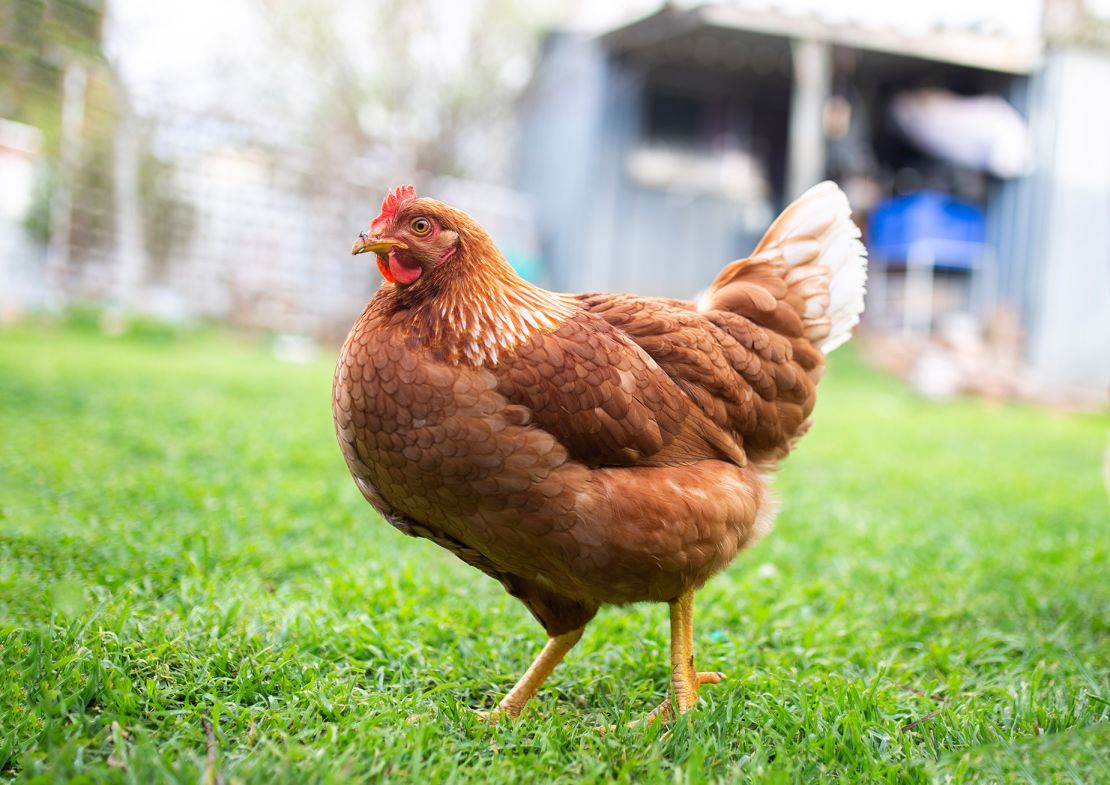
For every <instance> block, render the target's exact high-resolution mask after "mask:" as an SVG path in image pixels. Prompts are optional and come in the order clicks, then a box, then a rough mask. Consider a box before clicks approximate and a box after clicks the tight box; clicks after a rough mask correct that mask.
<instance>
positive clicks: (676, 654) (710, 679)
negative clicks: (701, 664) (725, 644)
mask: <svg viewBox="0 0 1110 785" xmlns="http://www.w3.org/2000/svg"><path fill="white" fill-rule="evenodd" d="M724 678H725V675H724V674H723V673H717V672H715V671H710V672H701V673H699V672H698V671H696V670H694V590H693V589H690V590H689V591H687V592H686V593H684V594H682V595H680V596H679V597H678V599H676V600H674V601H673V602H671V692H672V697H671V698H668V699H667V700H665V701H663V702H662V703H660V704H659V705H658V706H657V707H656V708H655V709H654V710H652V712H651V713H650V714H648V716H647V722H648V723H652V722H655V721H656V720H662V721H663V722H670V721H671V720H672V719H674V716H675V707H677V708H678V713H679V714H680V715H681V714H685V713H686V712H688V711H689V710H690V709H692V708H693V707H694V704H695V703H697V702H698V687H700V686H701V685H703V684H717V683H719V682H721V681H722V680H723V679H724Z"/></svg>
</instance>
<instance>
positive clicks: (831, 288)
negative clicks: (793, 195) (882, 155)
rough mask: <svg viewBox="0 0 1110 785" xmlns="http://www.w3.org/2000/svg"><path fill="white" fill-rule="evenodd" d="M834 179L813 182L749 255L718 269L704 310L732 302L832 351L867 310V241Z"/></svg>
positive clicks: (736, 308) (761, 321)
mask: <svg viewBox="0 0 1110 785" xmlns="http://www.w3.org/2000/svg"><path fill="white" fill-rule="evenodd" d="M851 216H852V211H851V208H850V207H849V206H848V198H847V197H846V196H845V195H844V192H843V191H841V190H840V188H838V187H837V185H836V184H835V183H833V182H830V181H825V182H823V183H820V184H818V185H815V186H813V187H812V188H810V189H809V190H808V191H806V192H805V193H804V194H802V195H801V196H800V197H798V198H797V199H796V200H795V201H794V202H793V203H791V204H790V206H789V207H787V208H786V209H785V210H783V212H782V215H780V216H779V217H778V218H777V219H776V220H775V222H774V223H773V224H771V228H770V229H768V230H767V233H766V234H765V235H764V236H763V239H762V240H761V241H760V243H759V245H758V246H757V247H756V249H755V252H754V253H753V254H752V255H751V256H750V257H749V258H747V259H741V260H740V261H737V262H733V263H732V264H729V265H728V266H726V267H725V268H724V269H723V270H721V272H720V274H718V276H717V278H716V280H714V281H713V284H712V285H711V286H710V287H709V289H708V290H707V291H706V292H705V294H704V295H702V297H701V299H699V301H698V310H699V311H709V310H716V309H721V310H728V311H733V312H736V313H740V314H743V315H744V316H747V317H749V318H751V319H752V321H754V322H756V323H757V324H761V325H763V326H765V327H769V328H771V329H775V330H778V331H781V332H784V333H786V334H788V335H789V334H796V335H804V336H805V337H806V338H808V339H809V340H810V341H811V342H812V343H813V344H814V345H816V346H817V347H819V348H820V349H821V351H822V352H824V353H825V354H828V353H829V352H831V351H832V350H833V349H835V348H836V347H838V346H840V344H842V343H844V342H845V341H847V340H848V338H850V337H851V334H852V328H853V327H855V326H856V325H857V324H859V317H860V314H861V313H863V294H864V291H865V287H866V283H867V249H866V248H864V246H863V243H862V242H860V239H859V238H860V230H859V227H858V226H856V225H855V223H853V222H852V217H851Z"/></svg>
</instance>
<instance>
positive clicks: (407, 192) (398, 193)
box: [370, 185, 416, 228]
mask: <svg viewBox="0 0 1110 785" xmlns="http://www.w3.org/2000/svg"><path fill="white" fill-rule="evenodd" d="M415 198H416V190H415V189H414V188H413V187H412V186H411V185H399V186H397V187H396V188H394V189H393V190H392V191H390V192H389V193H388V194H386V196H385V199H383V200H382V211H381V214H380V215H378V217H377V218H375V219H374V221H373V223H371V224H370V227H371V228H373V227H374V226H376V225H377V224H378V223H379V222H381V221H386V220H388V219H390V218H392V217H393V216H395V215H396V214H397V211H398V210H400V209H401V205H403V204H404V203H405V202H407V201H409V200H410V199H415Z"/></svg>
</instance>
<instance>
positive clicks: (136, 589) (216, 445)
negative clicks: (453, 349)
mask: <svg viewBox="0 0 1110 785" xmlns="http://www.w3.org/2000/svg"><path fill="white" fill-rule="evenodd" d="M834 359H835V360H836V362H835V363H834V365H833V367H832V369H831V371H830V373H829V374H828V377H827V378H826V380H825V381H824V382H823V385H822V399H821V402H820V403H819V405H818V418H817V420H818V421H817V424H816V426H815V427H814V429H813V430H812V431H811V432H810V433H809V434H808V435H807V436H806V437H805V439H804V440H803V442H802V444H801V446H800V447H799V449H798V452H797V454H796V455H795V456H794V457H792V458H791V459H790V460H789V461H788V462H787V465H786V468H785V469H784V470H783V471H782V472H781V473H780V475H779V476H778V478H777V480H776V482H777V485H778V488H779V490H780V491H781V493H782V496H783V499H784V506H783V512H782V514H781V516H780V518H779V522H778V526H777V530H776V532H774V533H773V534H772V535H770V536H769V537H768V539H767V540H765V541H764V542H762V543H760V544H759V545H757V546H756V547H755V548H753V549H752V550H750V551H749V552H747V553H745V554H744V555H742V556H741V557H740V559H738V561H737V562H736V563H735V564H734V565H733V566H732V567H731V568H730V569H729V570H728V571H727V572H726V573H725V574H723V575H721V576H718V577H717V578H715V579H714V580H713V581H711V582H710V584H709V585H708V586H707V587H706V588H705V589H704V590H703V591H702V592H701V593H699V595H698V615H697V625H696V645H697V651H698V657H699V662H700V664H701V665H702V666H703V667H705V668H709V669H721V670H724V671H726V672H727V673H728V674H729V677H730V678H729V681H727V682H726V683H725V684H723V685H719V686H713V687H706V688H705V689H704V691H703V699H704V703H703V705H701V706H700V707H699V709H698V710H697V712H696V713H695V715H694V717H693V719H692V721H691V722H690V723H689V724H686V723H678V724H677V725H675V726H674V727H673V728H670V729H668V730H665V731H663V730H661V729H650V730H645V729H642V728H638V729H625V728H624V727H623V726H620V723H623V722H624V721H625V720H628V719H631V718H633V717H636V716H640V715H642V714H643V713H644V712H646V711H647V710H648V709H649V708H650V707H651V706H652V705H654V704H655V703H656V702H657V701H658V700H659V698H660V697H661V694H662V691H663V689H664V685H665V684H666V682H667V664H666V663H667V653H666V652H667V648H666V646H667V644H666V622H665V618H666V615H665V610H664V609H663V608H661V607H659V606H637V607H631V608H626V609H609V610H605V611H603V612H602V613H601V614H600V615H599V617H598V619H597V620H596V621H595V622H594V623H593V624H591V626H590V628H589V629H588V630H587V632H586V636H585V638H584V639H583V642H582V643H581V644H580V645H579V648H578V649H576V650H575V651H574V652H572V653H571V655H570V656H569V657H568V660H567V662H565V663H564V664H563V665H562V666H561V667H560V669H559V670H558V671H557V672H556V674H555V676H554V677H553V679H552V681H551V683H550V685H549V686H548V687H547V688H545V689H544V690H543V691H542V692H541V694H540V696H539V698H538V700H537V701H536V703H535V705H534V707H533V709H532V710H531V711H530V712H529V713H528V714H526V716H525V718H524V719H522V720H521V721H519V722H506V723H503V724H500V725H498V726H496V727H492V728H490V727H487V726H485V725H483V724H482V723H481V722H479V721H477V720H476V719H475V717H474V716H473V715H472V714H471V713H470V712H469V711H468V707H473V706H486V707H489V706H490V705H491V704H492V703H493V702H494V701H495V700H496V699H497V697H498V696H499V693H500V692H501V691H503V690H504V689H506V688H507V687H508V686H509V685H510V684H511V682H512V680H513V679H514V678H515V677H516V676H517V675H519V673H520V672H521V670H522V669H523V667H524V666H525V665H526V663H527V661H528V660H529V658H530V657H531V655H532V654H533V653H534V652H535V650H536V649H537V648H538V646H539V644H540V642H541V637H542V635H541V633H540V630H539V628H538V627H537V626H536V625H535V623H534V622H533V621H532V620H531V618H530V617H529V616H528V614H527V613H526V612H525V611H524V610H523V609H522V608H521V607H520V606H518V605H517V604H516V603H515V601H513V600H511V599H510V598H509V597H507V596H506V595H505V594H504V593H503V592H502V591H501V589H500V587H499V586H497V585H496V584H494V583H493V582H492V581H489V580H488V579H486V578H484V577H483V576H482V575H480V574H479V573H477V572H476V571H474V570H472V569H470V568H468V567H466V566H465V565H463V564H461V563H459V562H456V561H455V560H453V557H451V556H450V555H449V554H447V553H446V552H444V551H441V550H439V549H437V548H435V547H434V546H432V545H430V544H428V543H426V542H422V541H417V540H411V539H407V538H404V537H403V536H401V535H400V534H398V533H397V532H395V531H394V530H392V529H391V528H390V527H388V526H387V525H385V524H383V523H382V522H381V521H379V520H376V519H375V516H374V515H373V514H372V513H371V511H370V510H369V508H368V507H367V506H366V505H365V503H364V502H363V500H362V499H361V497H360V496H359V495H358V492H357V490H356V489H355V487H354V485H353V484H352V483H351V482H350V480H349V478H348V476H347V474H346V470H345V469H344V467H343V463H342V460H341V458H340V456H339V451H338V449H337V447H336V446H335V444H334V437H333V435H332V433H331V423H330V415H329V384H330V367H329V366H330V363H329V362H328V358H325V359H324V360H321V361H320V362H317V363H313V364H309V365H283V364H280V363H278V362H277V361H275V360H273V359H272V358H270V357H269V356H267V355H266V354H264V353H262V352H260V351H258V350H256V349H253V348H251V347H247V346H242V345H238V344H229V343H227V342H224V341H221V340H219V339H217V338H215V337H213V336H212V335H208V334H201V335H180V336H170V337H168V338H167V339H166V340H165V341H161V342H151V341H148V340H146V339H145V338H143V337H142V335H141V333H140V334H136V335H134V336H132V337H122V338H118V339H106V338H104V337H102V336H100V335H98V334H96V333H94V332H90V331H88V330H85V331H75V330H72V329H67V330H60V329H59V330H42V329H39V330H31V329H29V328H24V329H21V330H16V331H11V330H9V331H7V332H0V432H2V433H3V434H4V438H3V440H0V772H2V773H0V777H3V776H8V777H18V778H20V779H22V780H24V781H28V782H55V781H63V780H72V779H80V780H81V781H82V782H121V783H122V782H138V783H150V782H162V781H174V782H178V781H180V782H196V781H197V779H198V777H203V778H204V779H205V781H214V780H215V779H216V775H217V773H220V774H222V775H224V776H225V777H226V778H227V781H229V782H239V783H255V782H258V783H267V785H273V783H284V782H290V783H303V782H348V781H358V780H377V779H389V780H399V781H411V782H490V781H505V782H518V781H519V782H535V781H565V782H603V781H616V782H659V783H664V782H665V783H701V782H729V783H733V782H773V783H785V782H799V783H802V782H804V783H822V782H860V783H882V782H927V781H930V780H932V779H936V780H939V781H951V782H1053V783H1055V782H1076V783H1078V782H1096V781H1100V780H1101V781H1106V780H1107V776H1106V775H1107V772H1106V770H1105V768H1104V767H1105V762H1104V753H1105V750H1106V748H1107V744H1108V742H1110V734H1108V733H1107V729H1108V728H1110V725H1108V724H1107V719H1110V708H1108V705H1110V704H1108V699H1110V681H1108V677H1110V657H1108V652H1110V646H1108V643H1110V640H1108V638H1110V636H1108V634H1107V633H1108V624H1107V621H1108V619H1107V609H1108V608H1110V588H1108V585H1107V582H1106V581H1105V565H1106V563H1107V538H1106V522H1107V509H1108V508H1107V499H1106V494H1105V490H1104V488H1103V486H1102V482H1101V480H1100V472H1099V468H1098V467H1099V466H1100V462H1101V453H1102V448H1103V445H1104V443H1105V439H1106V432H1107V429H1108V427H1110V421H1108V418H1107V417H1105V416H1098V417H1091V416H1087V417H1081V416H1064V415H1060V414H1055V413H1051V412H1044V411H1037V410H1031V409H1025V408H1017V407H986V406H983V405H980V404H978V403H974V402H959V403H954V404H946V405H938V404H926V403H922V402H920V401H918V400H916V399H914V398H912V397H911V396H909V395H908V394H907V393H905V392H903V391H902V390H901V389H900V388H898V387H896V386H895V385H894V384H892V383H891V382H889V381H887V380H884V379H881V378H878V377H876V376H875V375H873V374H872V373H870V372H867V371H865V370H863V369H861V368H859V367H857V366H856V365H855V364H854V362H853V361H852V359H851V357H850V356H845V355H843V353H840V352H838V353H837V355H834ZM206 721H207V722H210V724H211V726H212V735H211V738H210V739H209V738H208V734H207V733H206V728H205V723H206ZM602 724H617V725H618V728H617V729H616V730H615V731H613V732H610V733H607V734H604V735H602V734H599V733H597V732H596V731H595V730H594V728H595V726H597V725H602Z"/></svg>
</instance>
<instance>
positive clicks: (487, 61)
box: [0, 0, 1110, 407]
mask: <svg viewBox="0 0 1110 785" xmlns="http://www.w3.org/2000/svg"><path fill="white" fill-rule="evenodd" d="M1108 84H1110V2H1107V0H1009V1H1006V0H997V1H995V0H934V1H933V2H930V3H920V4H908V5H907V4H900V3H899V4H895V3H884V2H871V1H870V0H840V2H837V3H831V4H830V3H823V2H819V1H818V0H780V1H779V2H759V1H758V0H734V1H733V2H691V1H687V0H677V1H675V2H667V3H665V4H661V3H659V2H657V1H653V0H623V1H622V2H611V3H605V4H597V3H590V2H586V1H585V0H566V2H562V3H550V2H539V0H460V1H459V2H455V3H433V2H431V0H380V1H379V2H365V1H364V0H193V1H192V2H190V3H174V4H163V3H157V4H155V3H148V2H143V0H14V2H12V0H9V1H8V2H5V3H4V4H3V6H2V7H0V322H14V321H17V320H20V319H22V318H24V317H26V316H27V315H29V314H36V313H42V312H61V311H65V310H67V309H72V308H75V307H82V308H83V307H88V306H92V307H94V308H95V309H97V312H98V313H101V314H102V315H103V323H104V326H105V328H106V329H111V328H112V325H113V324H114V323H118V322H119V320H120V319H121V318H123V319H125V318H128V317H130V316H133V315H141V316H145V317H152V318H155V319H158V320H164V321H169V322H173V323H180V324H184V325H189V324H197V323H202V322H210V321H216V322H219V323H226V324H230V325H233V326H235V327H238V328H242V329H245V330H250V331H255V332H259V333H262V334H266V335H273V336H275V337H276V338H277V345H278V346H279V347H280V348H281V351H282V352H283V353H284V354H285V355H287V356H289V357H292V358H296V357H300V356H310V355H311V354H312V353H313V351H314V350H315V348H316V347H327V351H331V347H332V346H333V345H334V344H335V343H336V342H337V341H339V340H340V339H341V338H342V336H343V335H344V334H345V332H346V330H347V329H348V327H349V325H350V324H351V322H352V321H353V319H354V317H355V315H356V314H357V313H358V312H359V311H360V310H361V308H362V306H363V304H364V303H365V301H366V300H367V299H368V298H369V296H370V295H371V294H372V292H373V290H374V289H375V288H376V287H377V285H378V275H377V273H376V272H375V271H374V270H373V268H372V266H367V265H366V264H363V263H361V262H360V261H358V260H352V259H351V258H350V256H349V248H350V246H351V243H352V241H353V239H354V237H355V235H356V234H357V233H358V232H359V231H360V230H361V229H363V228H365V226H366V225H367V224H368V222H369V220H370V219H371V218H372V217H373V216H374V215H375V214H376V213H377V208H378V205H379V203H380V200H381V197H382V195H383V194H384V192H385V191H386V190H387V189H388V188H390V187H392V186H393V185H396V184H398V183H402V182H405V183H407V182H413V183H414V184H415V185H416V187H417V190H418V192H421V193H425V194H427V195H431V196H435V197H437V198H440V199H442V200H444V201H448V202H450V203H452V204H454V205H456V206H458V207H460V208H462V209H465V210H467V211H469V212H471V213H472V214H473V215H475V217H477V218H478V219H479V220H480V221H481V222H482V223H483V224H484V225H485V226H486V227H487V228H488V229H489V230H490V232H491V234H493V236H494V238H495V239H496V240H497V241H498V242H499V244H500V245H501V247H502V249H503V250H504V252H505V254H506V256H507V257H508V258H509V259H510V261H511V262H512V263H513V264H514V265H515V266H516V267H517V268H518V269H519V270H520V271H521V272H522V273H523V274H524V275H525V276H526V277H528V278H529V279H531V280H534V281H536V282H538V283H540V284H542V285H545V286H547V287H549V288H554V289H559V290H570V291H584V290H625V291H634V292H639V293H644V294H653V295H670V296H683V297H687V296H692V295H694V294H695V293H696V292H697V291H698V290H699V289H700V288H701V287H703V286H705V285H706V284H707V283H708V282H709V281H710V280H711V278H712V276H713V275H714V274H715V272H716V271H717V270H718V269H719V268H720V266H721V265H722V264H723V263H724V262H726V261H728V260H731V259H734V258H737V257H741V256H744V255H746V253H747V252H748V251H750V249H751V248H752V247H753V245H754V244H755V242H756V241H757V240H758V238H759V236H760V235H761V234H762V231H763V230H764V229H765V228H766V226H767V225H768V223H769V222H770V221H771V220H772V219H773V217H774V216H775V214H776V213H777V212H778V211H779V210H780V209H781V208H782V207H783V206H784V205H785V204H786V203H788V202H789V201H790V200H791V199H792V198H793V197H795V196H797V195H798V194H799V193H801V192H802V191H803V190H805V189H806V188H807V187H809V186H810V185H812V184H813V183H815V182H817V181H819V180H821V179H824V178H827V177H831V178H833V179H835V180H837V181H838V182H839V183H841V184H842V186H843V187H844V188H845V190H846V191H847V192H848V194H849V197H850V199H851V200H852V203H853V206H854V208H855V209H856V211H857V219H858V221H859V223H860V225H861V226H862V227H864V232H865V237H866V240H867V243H868V246H869V248H870V250H871V256H872V260H873V263H872V272H871V281H872V283H871V290H870V293H869V303H868V310H867V313H866V318H865V324H864V338H865V340H864V341H863V342H862V343H861V346H862V351H863V353H864V355H865V356H866V357H868V358H869V359H871V360H873V361H874V362H876V363H878V364H880V365H882V366H883V367H885V368H887V369H888V370H890V371H892V372H894V373H897V374H899V375H900V376H902V377H903V378H905V379H907V380H908V381H909V382H910V383H911V384H912V385H913V386H914V387H915V388H917V389H918V390H919V391H921V392H923V393H925V394H927V395H930V396H935V397H944V396H949V395H954V394H959V393H974V394H979V395H983V396H986V397H989V398H994V399H1014V398H1016V399H1024V400H1036V401H1047V402H1052V403H1057V404H1063V405H1069V406H1072V405H1078V406H1083V407H1087V406H1098V405H1100V404H1101V402H1103V401H1105V396H1106V391H1107V387H1108V385H1110V89H1108V88H1107V85H1108Z"/></svg>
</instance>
